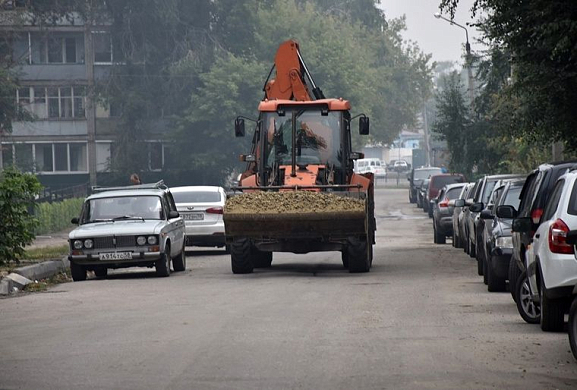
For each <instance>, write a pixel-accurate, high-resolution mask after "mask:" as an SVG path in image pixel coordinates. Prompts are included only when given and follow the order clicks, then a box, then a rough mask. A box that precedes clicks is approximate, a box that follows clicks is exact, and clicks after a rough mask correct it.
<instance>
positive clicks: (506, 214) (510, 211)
mask: <svg viewBox="0 0 577 390" xmlns="http://www.w3.org/2000/svg"><path fill="white" fill-rule="evenodd" d="M516 216H517V210H515V207H513V206H508V205H503V206H497V217H499V218H505V219H513V218H515V217H516Z"/></svg>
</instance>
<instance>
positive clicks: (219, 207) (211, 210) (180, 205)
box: [170, 186, 226, 248]
mask: <svg viewBox="0 0 577 390" xmlns="http://www.w3.org/2000/svg"><path fill="white" fill-rule="evenodd" d="M170 191H171V192H172V194H173V196H174V201H175V202H176V208H177V210H178V212H179V213H180V215H181V216H182V218H183V219H184V222H185V224H186V245H187V246H203V247H219V248H222V247H226V244H225V237H224V221H223V219H222V212H223V208H224V203H225V202H226V192H225V191H224V188H222V187H217V186H185V187H172V188H171V189H170Z"/></svg>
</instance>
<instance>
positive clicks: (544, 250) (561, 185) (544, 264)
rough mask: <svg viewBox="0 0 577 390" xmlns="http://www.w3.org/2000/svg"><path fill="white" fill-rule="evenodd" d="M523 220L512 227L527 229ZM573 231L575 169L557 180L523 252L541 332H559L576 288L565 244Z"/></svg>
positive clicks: (575, 270) (573, 258)
mask: <svg viewBox="0 0 577 390" xmlns="http://www.w3.org/2000/svg"><path fill="white" fill-rule="evenodd" d="M523 219H524V218H519V219H517V220H516V225H517V226H516V227H517V228H519V229H523V230H526V229H527V228H528V229H530V225H531V224H530V223H524V222H527V221H523ZM522 225H524V226H522ZM514 229H515V226H514ZM576 229H577V167H575V168H573V169H572V170H570V171H568V172H567V173H565V174H564V175H563V176H561V177H560V178H559V179H558V180H557V183H556V184H555V187H554V188H553V192H552V193H551V196H550V197H549V200H548V202H547V205H546V207H545V210H544V212H543V215H542V217H541V224H540V225H539V228H538V229H537V231H536V232H535V234H534V236H533V245H532V246H531V250H529V251H527V254H528V255H527V257H526V261H527V264H526V265H527V273H528V278H529V285H530V289H531V293H532V294H533V298H534V299H535V301H537V302H540V305H541V329H543V330H544V331H562V330H563V326H564V316H565V313H566V312H567V310H568V309H569V299H570V297H571V296H572V294H573V290H574V288H575V286H576V285H577V255H576V253H575V246H574V245H572V244H569V243H568V242H567V236H568V234H569V232H570V231H571V230H576Z"/></svg>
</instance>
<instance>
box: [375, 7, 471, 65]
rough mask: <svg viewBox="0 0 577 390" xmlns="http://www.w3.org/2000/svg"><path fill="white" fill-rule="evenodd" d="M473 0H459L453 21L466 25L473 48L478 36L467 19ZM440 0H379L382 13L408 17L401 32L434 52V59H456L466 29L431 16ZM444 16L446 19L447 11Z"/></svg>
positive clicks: (461, 50) (458, 59)
mask: <svg viewBox="0 0 577 390" xmlns="http://www.w3.org/2000/svg"><path fill="white" fill-rule="evenodd" d="M473 2H474V0H460V1H459V7H458V8H457V13H456V14H455V19H454V20H455V22H457V23H459V24H460V25H462V26H465V27H467V29H468V30H469V42H470V43H471V49H472V50H473V51H474V50H475V46H476V44H475V38H476V37H478V36H479V34H478V32H477V31H476V30H475V29H474V28H473V27H468V26H467V25H466V23H467V22H472V21H473V19H471V12H470V9H471V6H472V5H473ZM439 3H440V0H381V4H380V6H379V7H380V8H382V9H383V10H384V11H385V17H386V18H387V19H389V18H396V17H400V16H402V15H403V14H404V15H406V17H407V30H406V31H405V32H403V34H402V35H403V38H404V39H405V40H411V41H415V42H417V44H418V46H419V47H420V48H421V50H422V51H424V52H425V53H431V54H432V55H433V61H458V62H459V63H462V62H463V59H462V58H461V55H462V53H463V52H464V45H465V30H463V29H462V28H459V27H457V26H454V25H453V26H452V25H451V24H450V23H449V22H447V21H445V20H442V19H437V18H435V17H434V16H433V14H434V13H435V12H439ZM443 16H445V17H447V19H449V16H448V15H445V14H443Z"/></svg>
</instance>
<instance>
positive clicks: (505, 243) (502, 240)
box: [495, 237, 513, 248]
mask: <svg viewBox="0 0 577 390" xmlns="http://www.w3.org/2000/svg"><path fill="white" fill-rule="evenodd" d="M495 246H497V247H499V248H513V237H497V240H496V241H495Z"/></svg>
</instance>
